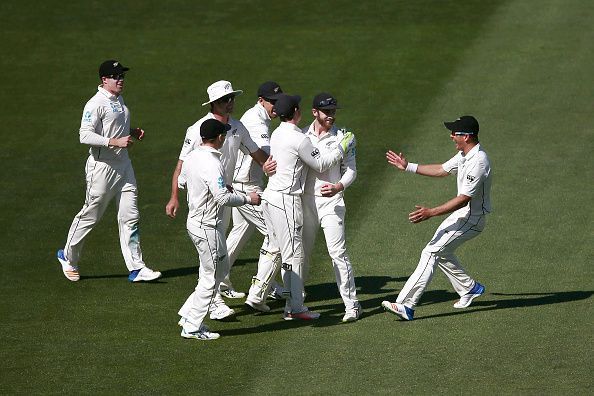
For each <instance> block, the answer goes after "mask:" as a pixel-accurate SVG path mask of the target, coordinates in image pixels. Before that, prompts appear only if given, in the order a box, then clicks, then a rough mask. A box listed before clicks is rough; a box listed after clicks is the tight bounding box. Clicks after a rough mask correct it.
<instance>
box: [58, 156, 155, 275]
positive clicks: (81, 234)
mask: <svg viewBox="0 0 594 396" xmlns="http://www.w3.org/2000/svg"><path fill="white" fill-rule="evenodd" d="M85 173H86V181H87V191H86V196H85V204H84V206H83V207H82V209H81V210H80V212H78V214H77V215H76V216H75V217H74V220H73V221H72V225H71V226H70V230H69V231H68V237H67V239H66V245H65V246H64V255H65V256H66V259H67V260H68V261H69V262H70V263H71V264H72V265H77V263H78V262H79V261H80V257H81V252H82V248H83V244H84V240H85V237H86V236H87V234H88V233H89V232H91V230H92V229H93V227H95V224H97V223H98V222H99V220H100V219H101V217H102V216H103V213H105V209H107V205H108V204H109V202H110V201H111V199H112V198H114V197H115V202H116V206H117V210H118V228H119V234H120V247H121V249H122V255H123V256H124V261H125V262H126V267H128V270H129V271H133V270H137V269H141V268H142V267H144V266H145V264H144V261H143V260H142V251H141V250H140V230H139V224H138V223H139V217H140V216H139V213H138V190H137V187H136V177H135V176H134V169H133V168H132V163H131V162H130V161H109V162H103V161H96V160H95V159H94V158H93V156H89V158H88V159H87V164H86V166H85Z"/></svg>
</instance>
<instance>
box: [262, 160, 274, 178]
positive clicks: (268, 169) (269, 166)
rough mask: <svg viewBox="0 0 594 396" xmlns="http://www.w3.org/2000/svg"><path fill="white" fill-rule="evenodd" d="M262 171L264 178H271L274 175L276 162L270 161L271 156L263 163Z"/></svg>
mask: <svg viewBox="0 0 594 396" xmlns="http://www.w3.org/2000/svg"><path fill="white" fill-rule="evenodd" d="M262 169H263V170H264V174H265V175H266V176H272V175H274V174H275V173H276V161H275V160H274V159H272V155H271V156H270V157H268V159H267V160H266V162H264V165H262Z"/></svg>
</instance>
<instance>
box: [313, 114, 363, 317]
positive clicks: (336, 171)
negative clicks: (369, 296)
mask: <svg viewBox="0 0 594 396" xmlns="http://www.w3.org/2000/svg"><path fill="white" fill-rule="evenodd" d="M303 132H304V133H305V135H306V136H307V137H308V138H309V139H310V140H311V142H312V144H313V146H314V147H316V148H317V149H318V150H320V153H321V154H325V153H327V152H330V151H332V150H334V149H335V148H336V147H337V146H338V144H339V143H340V141H341V140H342V138H343V134H344V132H345V130H344V129H338V128H337V127H336V126H333V127H332V128H331V129H330V130H329V131H328V132H327V133H325V134H323V135H322V136H321V137H318V136H317V135H316V134H315V132H314V124H313V123H312V124H311V125H310V126H309V127H306V128H303ZM356 177H357V166H356V160H355V146H354V144H353V147H352V149H350V150H349V151H348V152H347V153H346V154H345V155H344V157H343V159H342V161H341V162H340V163H337V164H335V165H333V166H332V167H330V168H329V169H327V170H326V171H324V172H318V171H316V170H314V169H310V170H309V172H308V173H307V179H306V182H305V189H304V193H303V197H302V200H303V250H304V252H305V260H304V267H305V268H304V278H305V279H304V281H305V280H306V279H307V275H308V273H309V263H310V259H311V253H312V251H313V247H314V243H315V240H316V234H317V232H318V229H319V228H320V226H321V227H322V229H323V230H324V236H325V239H326V246H327V248H328V254H329V255H330V258H331V259H332V266H333V267H334V274H335V275H336V284H337V286H338V290H339V292H340V296H341V297H342V301H343V302H344V305H345V308H346V310H347V311H348V310H350V309H354V308H357V307H358V306H359V302H358V300H357V291H356V287H355V275H354V273H353V266H352V265H351V262H350V260H349V257H348V255H347V251H346V240H345V224H344V221H345V214H346V206H345V203H344V192H343V191H341V192H339V193H337V194H336V195H334V196H333V197H324V196H322V192H321V189H322V186H323V185H325V184H328V183H332V184H335V183H338V182H341V183H342V184H343V186H344V188H345V189H346V188H347V187H348V186H350V185H351V184H352V183H353V181H355V178H356Z"/></svg>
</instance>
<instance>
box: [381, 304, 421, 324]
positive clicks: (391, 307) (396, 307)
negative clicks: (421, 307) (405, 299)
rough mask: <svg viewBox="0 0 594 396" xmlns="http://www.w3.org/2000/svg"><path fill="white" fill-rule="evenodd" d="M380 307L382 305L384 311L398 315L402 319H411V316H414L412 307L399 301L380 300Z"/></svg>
mask: <svg viewBox="0 0 594 396" xmlns="http://www.w3.org/2000/svg"><path fill="white" fill-rule="evenodd" d="M382 307H384V309H385V310H386V311H390V312H392V313H395V314H396V316H398V317H399V318H400V319H402V320H413V317H414V316H415V311H414V309H412V308H409V307H407V306H404V305H402V304H399V303H393V302H390V301H382Z"/></svg>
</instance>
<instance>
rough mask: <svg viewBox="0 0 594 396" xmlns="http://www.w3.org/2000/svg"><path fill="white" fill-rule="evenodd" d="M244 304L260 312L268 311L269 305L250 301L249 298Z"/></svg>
mask: <svg viewBox="0 0 594 396" xmlns="http://www.w3.org/2000/svg"><path fill="white" fill-rule="evenodd" d="M245 305H247V306H248V307H250V308H252V309H255V310H256V311H260V312H268V311H270V307H269V306H268V305H266V303H257V302H253V301H250V300H249V299H247V300H245Z"/></svg>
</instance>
